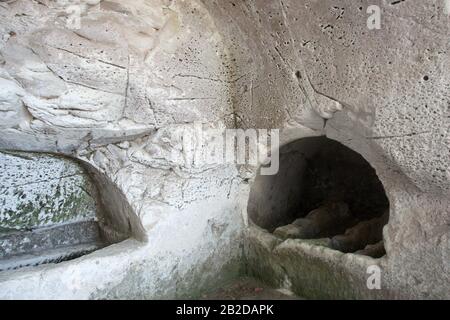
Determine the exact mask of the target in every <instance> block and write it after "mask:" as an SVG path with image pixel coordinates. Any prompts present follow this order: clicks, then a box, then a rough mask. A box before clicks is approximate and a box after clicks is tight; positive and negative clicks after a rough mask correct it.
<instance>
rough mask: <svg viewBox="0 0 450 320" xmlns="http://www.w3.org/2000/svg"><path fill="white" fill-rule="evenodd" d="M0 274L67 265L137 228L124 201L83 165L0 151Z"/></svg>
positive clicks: (141, 234) (54, 157)
mask: <svg viewBox="0 0 450 320" xmlns="http://www.w3.org/2000/svg"><path fill="white" fill-rule="evenodd" d="M0 169H1V172H0V271H6V270H15V269H19V268H22V267H29V266H36V265H41V264H47V263H59V262H62V261H67V260H72V259H75V258H78V257H80V256H83V255H86V254H88V253H91V252H93V251H96V250H99V249H102V248H104V247H107V246H109V245H111V244H114V243H118V242H121V241H123V240H125V239H127V238H130V237H133V238H137V239H139V240H145V236H144V232H143V227H142V225H141V223H140V220H139V218H138V217H137V216H136V215H135V214H134V212H133V210H132V208H131V207H130V205H129V203H128V202H127V200H126V198H125V196H124V195H123V194H122V192H121V191H120V190H119V189H118V188H117V186H116V185H115V184H114V183H113V182H112V181H110V180H109V179H108V178H107V177H106V176H105V175H103V174H102V173H101V172H99V171H98V170H97V169H95V168H94V167H92V166H91V165H89V164H88V163H85V162H82V161H79V160H76V159H72V158H69V157H64V156H60V155H54V154H47V153H35V152H17V151H0Z"/></svg>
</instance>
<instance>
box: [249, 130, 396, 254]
mask: <svg viewBox="0 0 450 320" xmlns="http://www.w3.org/2000/svg"><path fill="white" fill-rule="evenodd" d="M248 214H249V219H250V220H251V222H253V223H254V224H256V225H258V226H259V227H261V228H264V229H266V230H268V231H269V232H272V233H273V234H274V235H275V236H277V237H279V238H281V239H289V238H291V239H305V240H306V239H307V240H311V242H312V243H313V244H317V245H322V246H326V247H329V248H332V249H335V250H339V251H342V252H345V253H356V254H362V255H368V256H372V257H374V258H379V257H382V256H383V255H384V254H385V249H384V244H383V234H382V230H383V227H384V225H386V223H387V222H388V218H389V201H388V198H387V196H386V193H385V190H384V187H383V185H382V183H381V181H380V180H379V178H378V176H377V174H376V171H375V169H374V168H373V167H372V166H371V165H370V164H369V163H368V162H367V161H366V160H365V159H364V158H363V157H362V156H361V155H360V154H359V153H357V152H355V151H354V150H351V149H349V148H348V147H346V146H344V145H343V144H341V143H339V142H337V141H334V140H331V139H329V138H327V137H325V136H322V137H308V138H303V139H299V140H297V141H294V142H291V143H289V144H287V145H285V146H283V147H282V148H281V149H280V170H279V172H278V174H276V175H273V176H263V175H260V174H258V175H257V177H256V178H255V181H254V184H253V186H252V190H251V192H250V198H249V202H248Z"/></svg>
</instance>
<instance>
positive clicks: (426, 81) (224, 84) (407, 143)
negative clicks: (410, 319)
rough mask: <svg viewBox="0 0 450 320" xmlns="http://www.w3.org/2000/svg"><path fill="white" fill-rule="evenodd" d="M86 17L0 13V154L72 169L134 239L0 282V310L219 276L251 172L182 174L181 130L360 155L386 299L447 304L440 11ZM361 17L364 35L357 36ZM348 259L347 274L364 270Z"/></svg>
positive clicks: (208, 6) (150, 3)
mask: <svg viewBox="0 0 450 320" xmlns="http://www.w3.org/2000/svg"><path fill="white" fill-rule="evenodd" d="M88 2H89V3H90V4H89V5H86V6H84V7H83V11H82V16H81V20H80V28H79V29H75V30H71V29H70V28H68V27H67V22H68V20H70V16H67V13H66V11H65V8H64V7H63V6H61V5H60V4H59V2H57V1H51V0H39V1H37V0H15V1H14V0H13V1H2V2H0V21H1V22H0V34H1V39H0V82H1V91H0V111H1V113H2V117H1V119H0V148H1V149H3V150H20V151H39V152H53V153H58V154H64V155H67V156H70V157H74V158H77V159H80V160H82V161H85V162H86V163H88V164H89V165H90V166H92V168H93V169H94V170H95V171H96V172H98V173H99V174H101V179H98V180H99V181H102V183H104V184H105V185H108V184H111V185H112V186H114V188H117V190H119V194H118V195H117V196H114V197H109V200H108V192H104V194H103V196H102V199H103V201H105V202H106V203H110V204H111V203H121V204H122V205H124V206H126V208H123V210H122V211H123V212H128V211H131V212H132V213H133V214H135V216H136V217H138V219H137V221H134V222H131V220H128V221H130V224H133V225H134V229H139V230H142V234H141V236H138V237H137V238H138V240H127V241H125V242H123V243H120V244H117V245H114V246H111V247H108V248H105V249H103V250H100V251H97V252H95V253H93V254H91V255H88V256H84V257H82V258H80V259H77V260H74V261H71V262H65V263H62V264H58V265H48V266H42V267H38V268H35V269H31V270H21V271H16V272H13V273H1V274H0V297H5V298H14V297H21V298H104V297H115V298H124V297H127V298H143V297H145V298H158V297H180V296H192V295H195V294H196V293H197V292H198V291H199V290H201V289H204V288H205V287H207V284H209V285H213V284H214V283H216V282H217V281H219V280H220V277H218V275H223V276H224V277H227V276H233V275H235V274H236V272H237V271H238V269H239V265H240V264H239V263H236V261H239V260H240V259H241V254H242V251H241V245H242V243H243V242H242V237H241V234H242V231H243V230H247V232H246V234H247V239H250V240H251V238H252V236H251V234H252V232H254V230H248V229H246V228H244V225H246V224H247V219H246V210H245V207H246V201H247V199H248V193H249V185H248V184H247V182H246V181H247V179H248V178H249V177H252V176H255V174H256V170H255V169H256V168H252V167H248V168H245V167H244V168H241V167H236V166H234V165H230V164H224V165H206V164H201V165H195V164H194V165H193V164H192V163H190V162H189V161H188V162H186V159H188V158H189V156H190V155H191V154H192V152H195V148H194V150H193V149H189V148H186V147H185V146H183V141H182V138H181V137H182V136H183V133H184V132H186V130H187V131H190V130H195V125H196V123H201V124H202V127H203V128H224V127H240V128H263V129H268V128H279V129H281V130H282V131H281V139H282V144H285V143H288V142H291V141H294V140H296V139H299V138H302V137H306V136H319V135H323V134H326V135H327V136H328V137H330V138H332V139H335V140H338V141H340V142H341V143H343V144H345V145H346V146H348V147H350V148H351V149H353V150H355V151H357V152H359V153H360V154H362V155H363V156H364V158H365V159H367V160H368V161H369V163H371V164H372V165H373V166H374V168H375V169H376V170H377V174H378V176H379V178H380V180H381V181H382V182H383V184H384V187H385V189H386V192H387V195H388V197H389V201H390V207H391V212H390V221H389V224H388V227H387V228H386V229H385V244H386V249H387V257H386V258H384V259H382V260H381V261H377V263H378V264H380V266H382V268H383V274H384V275H385V278H384V279H385V284H386V286H387V290H388V291H389V292H394V293H395V292H402V295H404V296H407V297H422V298H428V297H449V296H448V294H449V290H448V283H449V280H450V279H449V272H448V271H449V270H450V261H449V251H450V238H449V233H450V229H449V227H448V226H449V224H450V215H449V209H448V208H449V207H450V205H449V200H448V192H449V189H450V187H449V186H450V183H449V180H450V171H449V163H450V149H449V148H450V144H449V139H450V136H449V135H450V130H449V129H450V121H449V112H450V107H449V106H450V105H449V101H450V97H449V92H450V91H449V85H450V81H449V80H450V79H449V77H450V76H449V74H448V72H445V71H446V70H448V69H449V55H448V51H449V42H448V34H449V23H448V21H449V20H448V19H450V18H449V17H448V16H446V15H444V12H443V3H442V1H439V0H433V1H426V2H425V1H420V0H412V1H402V2H388V1H381V0H374V1H370V2H369V1H350V0H344V1H340V2H339V4H336V2H335V1H331V0H324V1H322V0H321V1H313V0H302V1H297V0H281V1H263V0H254V1H250V0H249V1H247V0H246V1H231V0H225V1H224V0H220V1H219V0H207V1H197V0H195V1H181V0H180V1H169V0H147V1H144V0H122V1H118V0H108V1H107V0H104V1H88ZM372 2H373V3H372ZM369 4H378V5H379V6H380V7H381V8H382V28H381V29H380V30H369V29H368V28H367V24H366V21H367V18H368V14H367V13H366V8H367V6H368V5H369ZM251 181H252V180H250V182H251ZM121 197H123V201H122V200H121V201H117V199H122V198H121ZM114 201H116V202H114ZM243 216H244V219H242V217H243ZM253 238H254V237H253ZM247 243H253V242H251V241H250V242H247ZM284 245H285V246H286V245H287V244H284ZM247 249H248V246H247ZM253 252H254V251H253ZM259 257H262V255H261V256H259ZM349 259H350V260H351V262H349V263H350V264H351V265H355V267H354V268H353V269H352V270H354V272H357V273H358V274H364V272H365V267H366V264H367V261H364V262H362V263H360V264H358V263H356V264H353V263H354V261H355V260H358V259H353V258H352V257H350V258H349ZM255 262H256V263H258V260H255ZM363 267H364V269H362V268H363ZM355 270H356V271H355ZM349 272H350V271H349ZM281 275H282V276H281V278H284V277H285V276H286V273H285V272H284V273H283V272H282V273H281ZM211 279H214V280H215V281H210V280H211ZM291 280H292V279H291ZM288 282H289V281H288ZM291 282H292V281H291ZM323 290H328V289H327V288H324V289H323ZM358 295H359V296H361V295H362V294H358ZM393 296H394V297H395V296H396V295H395V294H394V295H393Z"/></svg>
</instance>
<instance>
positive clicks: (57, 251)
mask: <svg viewBox="0 0 450 320" xmlns="http://www.w3.org/2000/svg"><path fill="white" fill-rule="evenodd" d="M100 248H101V245H99V244H97V243H85V244H78V245H73V246H63V247H60V248H54V249H50V250H45V251H35V252H32V253H28V254H22V255H17V256H9V257H8V258H6V259H2V260H0V271H6V270H14V269H18V268H23V267H31V266H37V265H41V264H45V263H58V262H61V261H66V260H71V259H75V258H78V257H81V256H83V255H85V254H88V253H91V252H93V251H95V250H98V249H100Z"/></svg>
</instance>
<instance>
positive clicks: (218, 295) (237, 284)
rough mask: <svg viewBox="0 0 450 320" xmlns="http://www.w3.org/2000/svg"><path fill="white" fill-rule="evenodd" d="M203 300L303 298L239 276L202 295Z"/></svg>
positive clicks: (253, 279)
mask: <svg viewBox="0 0 450 320" xmlns="http://www.w3.org/2000/svg"><path fill="white" fill-rule="evenodd" d="M201 299H203V300H303V299H302V298H300V297H297V296H295V295H294V294H292V293H290V292H288V291H285V290H281V289H274V288H271V287H269V286H267V285H265V284H264V283H262V282H261V281H259V280H257V279H255V278H250V277H241V278H237V279H235V280H233V281H231V282H229V283H227V284H225V285H224V286H222V287H220V288H217V289H216V290H213V291H211V292H208V293H205V294H203V295H202V297H201Z"/></svg>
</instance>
